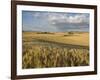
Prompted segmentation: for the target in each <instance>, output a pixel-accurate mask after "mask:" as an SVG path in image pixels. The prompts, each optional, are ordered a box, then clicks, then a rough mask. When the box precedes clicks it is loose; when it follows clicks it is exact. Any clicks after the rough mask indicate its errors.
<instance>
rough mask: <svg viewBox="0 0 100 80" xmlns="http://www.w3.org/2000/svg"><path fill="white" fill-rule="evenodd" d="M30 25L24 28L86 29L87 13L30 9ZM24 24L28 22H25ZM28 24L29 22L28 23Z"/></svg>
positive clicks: (42, 29) (87, 22) (38, 29)
mask: <svg viewBox="0 0 100 80" xmlns="http://www.w3.org/2000/svg"><path fill="white" fill-rule="evenodd" d="M29 13H31V15H32V17H31V19H32V21H31V27H30V28H28V27H27V25H26V30H28V29H30V30H33V31H34V30H37V31H56V32H57V31H68V30H88V29H89V14H88V13H67V12H45V11H44V12H43V11H42V12H40V11H32V12H29ZM28 15H30V14H28ZM25 24H28V23H27V22H26V23H25ZM28 25H30V24H28Z"/></svg>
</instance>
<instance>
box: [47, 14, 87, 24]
mask: <svg viewBox="0 0 100 80" xmlns="http://www.w3.org/2000/svg"><path fill="white" fill-rule="evenodd" d="M47 18H48V21H51V22H53V21H54V22H56V23H58V22H60V23H61V22H62V23H76V24H79V23H88V22H89V18H87V16H86V15H84V14H76V15H74V16H73V15H70V16H67V14H66V15H64V14H57V13H55V14H49V16H48V17H47Z"/></svg>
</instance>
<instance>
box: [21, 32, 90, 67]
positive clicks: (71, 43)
mask: <svg viewBox="0 0 100 80" xmlns="http://www.w3.org/2000/svg"><path fill="white" fill-rule="evenodd" d="M22 43H23V45H22V48H23V50H22V51H23V52H22V68H23V69H27V68H48V67H73V66H88V65H89V33H88V32H31V31H30V32H28V31H26V32H25V31H23V36H22Z"/></svg>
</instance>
